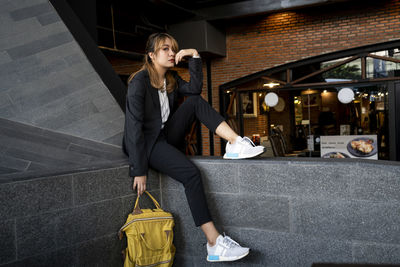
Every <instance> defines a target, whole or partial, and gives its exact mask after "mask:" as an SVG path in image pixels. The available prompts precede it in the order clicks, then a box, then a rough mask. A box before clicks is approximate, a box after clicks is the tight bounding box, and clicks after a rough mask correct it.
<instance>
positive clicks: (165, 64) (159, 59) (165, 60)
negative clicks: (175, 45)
mask: <svg viewBox="0 0 400 267" xmlns="http://www.w3.org/2000/svg"><path fill="white" fill-rule="evenodd" d="M150 57H151V59H152V61H153V63H154V65H155V66H156V68H157V67H161V68H172V67H173V66H175V52H174V51H173V50H172V42H171V40H170V39H169V38H167V39H165V42H164V43H163V45H162V46H161V48H160V49H159V50H158V51H157V53H150Z"/></svg>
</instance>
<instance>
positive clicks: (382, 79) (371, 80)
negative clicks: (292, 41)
mask: <svg viewBox="0 0 400 267" xmlns="http://www.w3.org/2000/svg"><path fill="white" fill-rule="evenodd" d="M398 80H400V77H388V78H374V79H364V80H352V81H342V82H330V83H327V82H319V83H299V84H295V85H292V86H291V87H293V88H297V87H310V86H327V85H332V86H336V85H342V84H345V85H347V84H353V83H361V82H362V83H368V82H384V81H398ZM286 88H288V87H286ZM289 88H290V87H289Z"/></svg>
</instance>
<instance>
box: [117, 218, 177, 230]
mask: <svg viewBox="0 0 400 267" xmlns="http://www.w3.org/2000/svg"><path fill="white" fill-rule="evenodd" d="M173 218H174V217H172V216H169V217H155V218H142V219H140V218H139V219H134V220H132V221H130V222H128V223H126V224H125V225H123V226H122V227H121V229H119V232H121V231H122V230H124V228H126V227H127V226H128V225H130V224H132V223H134V222H137V221H150V220H159V219H173Z"/></svg>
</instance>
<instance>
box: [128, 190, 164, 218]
mask: <svg viewBox="0 0 400 267" xmlns="http://www.w3.org/2000/svg"><path fill="white" fill-rule="evenodd" d="M144 192H145V193H146V194H147V195H148V196H149V198H150V199H151V200H152V201H153V203H154V205H155V206H156V208H157V209H161V207H160V204H158V202H157V200H156V199H155V198H154V197H153V196H152V195H151V194H150V193H149V192H148V191H147V190H146V191H144ZM139 198H140V195H138V196H137V198H136V202H135V206H134V208H133V212H132V213H133V214H141V213H143V212H142V210H141V209H140V207H139Z"/></svg>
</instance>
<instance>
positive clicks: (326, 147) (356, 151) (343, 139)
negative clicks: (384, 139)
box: [321, 135, 378, 159]
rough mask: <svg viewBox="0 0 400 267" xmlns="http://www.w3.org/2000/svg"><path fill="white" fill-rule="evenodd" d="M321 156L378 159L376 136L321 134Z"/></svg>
mask: <svg viewBox="0 0 400 267" xmlns="http://www.w3.org/2000/svg"><path fill="white" fill-rule="evenodd" d="M321 158H363V159H378V142H377V136H376V135H330V136H321Z"/></svg>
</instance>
